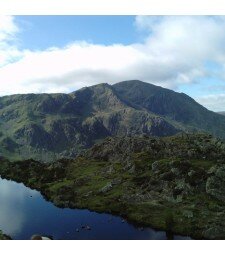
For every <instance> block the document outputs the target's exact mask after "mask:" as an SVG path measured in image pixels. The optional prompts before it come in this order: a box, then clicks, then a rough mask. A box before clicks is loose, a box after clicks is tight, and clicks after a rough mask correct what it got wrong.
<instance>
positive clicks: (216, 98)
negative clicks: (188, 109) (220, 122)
mask: <svg viewBox="0 0 225 255" xmlns="http://www.w3.org/2000/svg"><path fill="white" fill-rule="evenodd" d="M196 101H197V102H199V103H200V104H201V105H204V106H205V107H207V108H208V109H210V110H212V111H215V112H222V111H224V110H225V94H218V95H208V96H202V97H198V98H196Z"/></svg>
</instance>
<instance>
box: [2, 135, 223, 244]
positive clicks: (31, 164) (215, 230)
mask: <svg viewBox="0 0 225 255" xmlns="http://www.w3.org/2000/svg"><path fill="white" fill-rule="evenodd" d="M0 175H1V177H2V178H7V179H12V180H15V181H17V182H23V183H24V184H25V185H27V186H29V187H31V188H35V189H37V190H39V191H41V193H42V194H43V195H44V196H45V197H46V198H47V199H49V200H50V201H52V202H53V203H54V204H55V205H57V206H60V207H71V208H75V207H78V208H88V209H91V210H95V211H98V212H109V213H112V214H118V215H122V216H123V217H126V218H127V219H128V220H130V221H133V222H135V223H137V224H139V225H142V226H151V227H154V228H157V229H162V230H167V231H170V232H173V233H176V234H182V235H189V236H191V237H193V238H196V239H225V143H224V142H223V141H222V140H219V139H216V138H213V137H212V136H210V135H206V134H195V135H193V134H180V135H177V136H173V137H165V138H152V137H148V136H141V137H140V136H136V137H114V138H112V137H111V138H107V139H105V140H104V141H103V142H102V143H100V144H97V145H95V146H94V147H92V148H91V149H90V150H88V151H86V152H84V153H82V154H80V155H79V156H78V157H77V158H75V159H74V160H68V159H67V160H66V159H65V160H63V159H62V160H59V161H57V162H54V163H40V162H37V161H34V160H26V161H18V162H10V161H8V160H6V159H1V163H0Z"/></svg>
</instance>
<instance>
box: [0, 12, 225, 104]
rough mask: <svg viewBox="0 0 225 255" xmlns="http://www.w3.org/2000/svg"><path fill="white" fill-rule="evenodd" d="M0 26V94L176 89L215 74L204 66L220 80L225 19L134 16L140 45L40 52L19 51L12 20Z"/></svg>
mask: <svg viewBox="0 0 225 255" xmlns="http://www.w3.org/2000/svg"><path fill="white" fill-rule="evenodd" d="M0 24H1V25H0V95H8V94H15V93H30V92H33V93H43V92H70V91H73V90H76V89H78V88H81V87H83V86H88V85H93V84H97V83H101V82H108V83H111V84H113V83H116V82H119V81H122V80H132V79H139V80H143V81H146V82H150V83H155V84H157V85H161V86H164V87H167V88H171V89H177V88H179V86H180V85H182V84H190V86H193V84H194V83H197V82H198V81H199V80H200V79H201V78H203V77H204V78H206V77H210V78H212V77H214V76H215V75H217V76H218V74H215V71H213V70H210V69H209V68H207V63H209V62H210V63H216V65H218V66H219V67H220V68H221V70H222V71H221V72H220V73H221V74H220V76H221V77H219V78H221V79H222V80H225V76H224V73H225V72H223V71H225V70H224V69H225V65H224V62H225V33H224V31H225V18H224V17H220V16H156V17H154V16H137V17H136V20H135V27H136V29H137V30H138V31H139V32H140V33H141V32H142V31H144V32H145V34H147V36H146V38H145V40H144V42H142V43H136V44H130V45H122V44H114V45H109V46H106V45H103V44H102V45H100V44H99V45H97V44H90V43H87V42H85V41H75V42H73V43H72V44H69V45H66V46H65V47H63V48H57V47H52V48H48V49H46V50H43V51H31V50H29V49H25V50H22V51H21V50H18V48H17V46H16V45H17V43H16V37H17V34H18V32H19V30H20V28H19V27H17V25H16V24H15V21H14V19H13V17H0ZM217 78H218V77H217ZM202 100H203V99H202ZM203 101H204V100H203ZM203 101H202V102H203ZM224 107H225V105H224Z"/></svg>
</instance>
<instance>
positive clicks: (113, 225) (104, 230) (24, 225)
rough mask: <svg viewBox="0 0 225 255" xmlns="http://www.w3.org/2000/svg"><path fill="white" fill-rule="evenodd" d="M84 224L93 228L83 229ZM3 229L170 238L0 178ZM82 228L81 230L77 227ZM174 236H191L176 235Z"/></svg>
mask: <svg viewBox="0 0 225 255" xmlns="http://www.w3.org/2000/svg"><path fill="white" fill-rule="evenodd" d="M82 225H85V226H87V225H88V226H90V228H91V230H86V229H82ZM0 229H1V230H3V232H4V233H6V234H8V235H10V236H11V237H12V238H13V239H30V237H31V236H32V235H33V234H42V235H50V236H52V237H53V238H54V239H94V240H96V239H100V240H102V239H114V240H118V239H119V240H120V239H167V235H168V234H167V235H166V233H165V232H164V231H155V230H153V229H151V228H144V229H140V228H137V227H135V226H133V225H132V224H130V223H128V222H126V221H123V219H122V218H120V217H116V216H112V215H109V214H104V213H102V214H100V213H95V212H90V211H89V210H80V209H61V208H57V207H56V206H54V205H53V204H52V203H50V202H48V201H46V200H45V199H44V198H43V197H42V195H41V194H40V193H39V192H37V191H35V190H31V189H29V188H27V187H25V186H24V185H23V184H18V183H16V182H12V181H7V180H3V179H0ZM77 229H79V232H77V231H76V230H77ZM174 239H190V238H188V237H181V236H174Z"/></svg>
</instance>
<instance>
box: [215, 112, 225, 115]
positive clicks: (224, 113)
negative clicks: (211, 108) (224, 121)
mask: <svg viewBox="0 0 225 255" xmlns="http://www.w3.org/2000/svg"><path fill="white" fill-rule="evenodd" d="M217 113H219V114H222V115H225V112H217Z"/></svg>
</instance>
